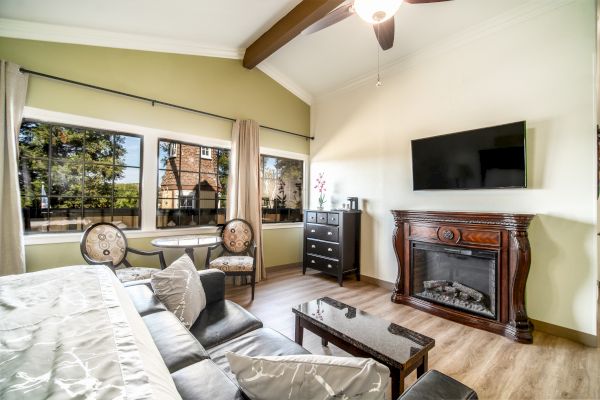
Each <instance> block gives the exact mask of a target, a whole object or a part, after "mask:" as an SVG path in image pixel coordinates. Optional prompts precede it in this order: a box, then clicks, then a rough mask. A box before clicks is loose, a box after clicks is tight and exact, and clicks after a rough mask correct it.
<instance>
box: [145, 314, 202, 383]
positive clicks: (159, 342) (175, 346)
mask: <svg viewBox="0 0 600 400" xmlns="http://www.w3.org/2000/svg"><path fill="white" fill-rule="evenodd" d="M142 319H143V320H144V322H145V323H146V326H147V327H148V330H149V331H150V334H151V335H152V339H153V340H154V343H155V344H156V347H157V348H158V351H159V352H160V355H161V356H162V358H163V360H164V361H165V364H166V365H167V368H168V369H169V372H171V373H173V372H175V371H178V370H180V369H181V368H185V367H187V366H188V365H191V364H194V363H196V362H198V361H201V360H205V359H207V358H208V357H209V356H208V353H207V352H206V350H204V347H202V345H201V344H200V343H198V341H197V340H196V338H195V337H194V336H193V335H191V334H190V332H189V331H188V330H187V329H186V328H185V326H183V324H182V323H181V321H179V319H178V318H177V317H176V316H175V315H173V314H172V313H171V312H169V311H163V312H156V313H152V314H148V315H146V316H145V317H143V318H142Z"/></svg>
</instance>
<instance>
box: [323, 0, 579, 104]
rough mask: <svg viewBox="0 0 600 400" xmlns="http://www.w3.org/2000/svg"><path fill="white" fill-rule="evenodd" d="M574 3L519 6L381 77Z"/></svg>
mask: <svg viewBox="0 0 600 400" xmlns="http://www.w3.org/2000/svg"><path fill="white" fill-rule="evenodd" d="M575 1H576V0H544V1H534V2H530V3H525V4H523V5H521V6H519V7H515V8H514V9H512V10H510V11H507V12H505V13H502V14H500V15H498V16H496V17H494V18H491V19H488V20H485V21H484V22H482V23H480V24H477V25H475V26H472V27H470V28H467V29H465V30H463V31H460V32H459V33H457V34H455V35H452V36H449V37H448V38H446V39H444V40H442V41H439V42H436V43H434V44H432V45H430V46H427V47H424V48H422V49H420V50H418V51H415V52H413V53H411V54H408V55H406V56H404V57H402V58H399V59H396V60H394V61H392V62H390V63H387V64H385V65H383V66H382V67H381V74H382V75H384V78H385V75H386V74H394V73H398V72H400V71H402V70H404V69H406V68H409V67H412V66H416V65H420V64H422V63H423V62H426V61H429V60H431V58H434V57H436V56H439V55H441V54H444V53H447V52H448V51H451V50H453V49H456V48H458V47H461V46H464V45H466V44H468V43H471V42H473V41H475V40H478V39H480V38H482V37H485V36H488V35H491V34H493V33H495V32H499V31H502V30H505V29H508V28H510V27H511V26H514V25H517V24H520V23H523V22H526V21H528V20H531V19H533V18H536V17H538V16H540V15H543V14H545V13H548V12H551V11H554V10H556V9H558V8H561V7H563V6H566V5H568V4H572V3H574V2H575ZM374 82H375V72H370V73H368V74H364V75H360V76H358V77H355V78H353V79H350V80H348V81H346V83H344V84H342V85H340V86H339V87H337V88H335V89H331V90H325V91H323V92H320V93H317V94H315V95H314V100H313V103H318V102H319V101H321V100H326V99H327V98H330V97H332V96H336V95H339V94H341V93H346V92H349V91H352V90H355V89H357V88H359V87H364V86H366V85H373V86H374V85H375V84H374Z"/></svg>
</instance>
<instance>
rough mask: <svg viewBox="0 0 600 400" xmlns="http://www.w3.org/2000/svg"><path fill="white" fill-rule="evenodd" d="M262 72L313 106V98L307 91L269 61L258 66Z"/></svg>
mask: <svg viewBox="0 0 600 400" xmlns="http://www.w3.org/2000/svg"><path fill="white" fill-rule="evenodd" d="M257 68H258V69H260V70H261V71H262V72H264V73H265V74H266V75H268V76H269V77H270V78H271V79H273V80H274V81H276V82H277V83H279V84H280V85H281V86H283V87H284V88H286V89H287V90H289V91H290V92H292V93H293V94H295V95H296V96H297V97H298V98H300V100H302V101H304V102H305V103H306V104H308V105H311V104H312V102H313V96H312V95H311V94H310V93H309V92H308V91H306V90H304V89H303V88H302V87H301V86H300V85H298V84H297V83H296V82H294V81H293V80H292V79H290V78H289V77H288V76H287V75H285V74H284V73H283V72H281V71H280V70H278V69H277V68H275V67H274V66H273V65H272V64H270V63H269V62H268V61H263V62H262V63H260V64H259V65H258V66H257Z"/></svg>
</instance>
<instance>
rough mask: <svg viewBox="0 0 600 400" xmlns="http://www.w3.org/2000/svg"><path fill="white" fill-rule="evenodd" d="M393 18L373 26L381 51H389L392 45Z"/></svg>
mask: <svg viewBox="0 0 600 400" xmlns="http://www.w3.org/2000/svg"><path fill="white" fill-rule="evenodd" d="M394 26H395V25H394V17H392V18H390V19H388V20H387V21H383V22H382V23H380V24H375V25H373V30H374V31H375V36H376V37H377V41H378V42H379V45H380V46H381V48H382V49H383V50H388V49H391V48H392V46H393V45H394Z"/></svg>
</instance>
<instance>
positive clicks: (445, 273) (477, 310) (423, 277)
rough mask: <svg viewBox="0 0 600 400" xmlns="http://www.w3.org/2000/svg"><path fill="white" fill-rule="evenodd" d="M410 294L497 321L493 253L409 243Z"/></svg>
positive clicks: (494, 259)
mask: <svg viewBox="0 0 600 400" xmlns="http://www.w3.org/2000/svg"><path fill="white" fill-rule="evenodd" d="M411 254H412V257H411V278H412V279H411V282H412V287H411V294H412V295H413V296H415V297H418V298H421V299H424V300H427V301H431V302H434V303H439V304H443V305H445V306H450V307H453V308H456V309H459V310H461V311H465V312H468V313H471V314H475V315H480V316H484V317H486V318H490V319H497V312H496V293H497V291H496V290H497V289H496V274H497V259H498V257H497V256H498V255H497V252H495V251H488V250H472V249H464V248H460V247H450V246H443V245H436V244H428V243H415V242H413V243H412V252H411Z"/></svg>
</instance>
